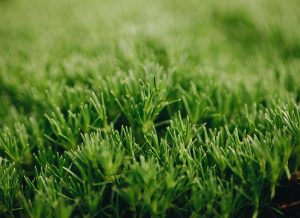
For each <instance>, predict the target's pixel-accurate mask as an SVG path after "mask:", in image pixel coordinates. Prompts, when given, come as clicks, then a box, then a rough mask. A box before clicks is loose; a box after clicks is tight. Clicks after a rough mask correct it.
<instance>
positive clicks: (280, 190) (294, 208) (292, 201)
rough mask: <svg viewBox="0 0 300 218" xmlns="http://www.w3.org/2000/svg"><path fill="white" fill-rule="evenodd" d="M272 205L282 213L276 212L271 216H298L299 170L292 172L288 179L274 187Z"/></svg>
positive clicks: (299, 214) (299, 200) (299, 194)
mask: <svg viewBox="0 0 300 218" xmlns="http://www.w3.org/2000/svg"><path fill="white" fill-rule="evenodd" d="M273 206H274V208H276V209H278V210H279V211H281V212H282V213H283V214H284V215H283V216H280V215H278V213H277V215H275V214H273V215H272V216H271V217H291V218H299V217H300V170H299V171H298V172H297V173H294V174H293V175H292V177H291V179H290V180H289V181H285V182H284V183H283V184H281V185H279V186H278V187H277V188H276V195H275V198H274V200H273Z"/></svg>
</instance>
